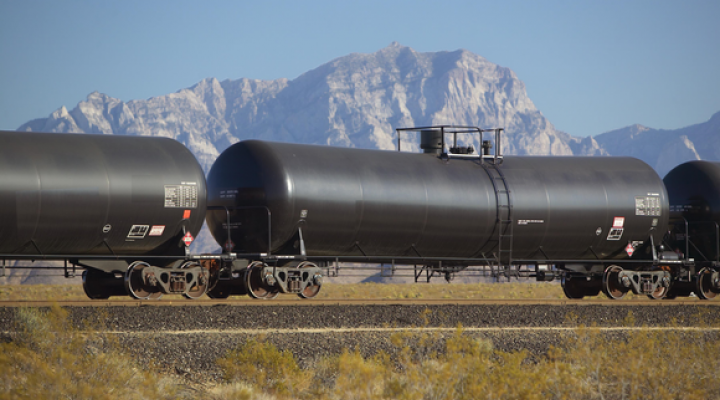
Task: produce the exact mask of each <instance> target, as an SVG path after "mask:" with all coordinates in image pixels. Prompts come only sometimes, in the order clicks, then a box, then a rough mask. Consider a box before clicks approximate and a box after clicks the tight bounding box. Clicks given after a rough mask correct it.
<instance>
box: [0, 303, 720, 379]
mask: <svg viewBox="0 0 720 400" xmlns="http://www.w3.org/2000/svg"><path fill="white" fill-rule="evenodd" d="M16 310H17V309H16V308H10V307H6V308H0V332H2V340H4V341H9V340H12V337H13V332H14V331H15V330H16V326H17V325H16V322H15V314H16ZM67 310H68V312H69V318H70V320H71V321H72V323H73V324H74V325H75V326H77V327H79V328H82V327H83V326H84V324H85V321H89V320H98V319H100V321H101V324H102V325H104V329H105V330H106V331H108V332H111V333H112V334H114V335H117V337H118V339H119V342H120V345H121V346H122V347H123V349H125V350H127V351H128V352H131V353H133V354H136V355H137V356H138V357H139V358H143V357H145V358H147V359H152V360H154V361H155V362H157V363H158V365H159V366H160V367H161V368H162V369H163V370H168V371H173V372H175V373H178V374H180V375H182V376H185V377H186V378H190V379H198V380H202V379H207V378H219V377H220V371H219V370H218V368H217V366H216V365H215V360H216V359H217V358H219V357H222V356H223V355H225V354H227V353H228V351H230V350H232V349H234V348H236V347H237V346H238V345H240V344H242V343H244V342H245V341H246V340H248V339H249V338H256V339H257V338H262V339H263V340H267V341H269V342H271V343H273V344H275V345H276V346H277V347H278V348H279V349H287V350H290V351H291V352H292V353H293V354H294V355H295V356H296V358H297V359H298V361H299V362H300V364H301V365H302V366H308V365H311V364H313V363H314V362H315V361H316V360H318V359H319V358H322V357H326V356H332V355H335V354H339V353H340V352H341V351H342V350H343V349H349V350H358V351H359V352H360V353H361V354H363V355H365V356H372V355H374V354H376V353H377V352H378V351H380V350H382V351H385V352H388V353H390V354H391V355H392V354H393V352H396V351H397V348H395V346H393V345H392V344H391V342H390V337H391V335H393V334H395V333H396V332H398V331H403V330H409V331H411V332H412V333H413V334H414V335H421V334H425V335H433V338H434V339H437V340H435V342H434V343H436V344H434V345H433V346H435V348H434V350H440V351H441V350H442V347H443V343H444V340H445V339H446V338H448V337H450V336H452V335H453V334H454V333H455V331H456V327H458V326H459V325H461V326H462V327H463V328H464V329H465V333H466V334H468V335H472V336H473V337H476V338H478V339H484V340H488V341H490V342H492V346H493V347H494V348H496V349H498V350H503V351H517V350H527V351H528V352H529V353H530V354H534V355H542V354H545V353H546V352H547V350H548V348H549V347H550V346H551V345H554V346H558V345H561V344H562V343H563V342H565V341H566V340H567V339H568V337H569V336H571V335H574V334H575V331H574V329H573V328H574V327H577V326H578V325H587V326H592V325H595V326H598V327H601V328H608V333H607V334H611V335H619V336H622V335H623V334H625V332H626V330H623V329H618V330H615V329H614V328H616V327H624V328H632V327H643V326H647V327H669V328H671V329H678V330H682V329H687V328H688V327H700V328H699V329H697V330H692V331H687V332H684V333H683V334H684V335H687V337H688V340H692V338H693V337H695V336H696V335H714V336H713V337H716V338H718V339H720V334H719V331H718V329H716V328H711V327H718V326H720V312H718V311H719V309H718V307H716V306H703V305H662V306H639V305H621V306H616V305H574V304H568V305H547V306H546V305H537V304H535V305H422V304H417V305H322V306H307V305H298V306H287V305H281V306H272V305H263V306H240V305H216V306H198V305H188V306H172V307H163V306H140V307H68V308H67ZM410 340H412V339H410Z"/></svg>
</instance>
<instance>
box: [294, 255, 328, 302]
mask: <svg viewBox="0 0 720 400" xmlns="http://www.w3.org/2000/svg"><path fill="white" fill-rule="evenodd" d="M315 266H316V265H315V264H312V263H309V262H308V263H301V264H300V265H298V268H306V267H315ZM321 287H322V283H316V279H315V277H313V278H312V283H311V284H309V285H307V287H306V288H305V289H303V291H302V292H300V293H298V296H300V297H301V298H303V299H312V298H313V297H315V296H317V295H318V293H320V288H321Z"/></svg>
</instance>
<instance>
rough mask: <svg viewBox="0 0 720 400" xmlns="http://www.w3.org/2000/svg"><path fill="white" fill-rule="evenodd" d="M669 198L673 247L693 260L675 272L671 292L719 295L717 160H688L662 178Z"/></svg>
mask: <svg viewBox="0 0 720 400" xmlns="http://www.w3.org/2000/svg"><path fill="white" fill-rule="evenodd" d="M663 181H664V183H665V186H666V187H667V191H668V198H669V201H670V220H671V224H672V227H673V231H672V232H671V236H670V238H669V242H670V244H671V245H672V247H673V250H674V251H675V252H676V253H678V254H680V255H684V256H685V257H686V258H687V259H688V260H692V261H693V262H694V264H695V265H694V267H695V268H687V269H684V270H683V271H682V273H679V274H678V276H679V277H680V279H678V281H677V282H676V284H675V285H674V288H675V290H673V291H672V292H671V296H673V295H688V294H689V293H690V292H694V293H696V294H697V295H698V296H699V297H701V298H708V299H709V298H715V297H716V296H717V295H718V294H720V268H718V265H719V264H720V228H719V226H720V163H718V162H712V161H690V162H686V163H684V164H680V165H678V166H677V167H675V168H674V169H673V170H671V171H670V172H669V173H668V174H667V175H666V176H665V178H664V179H663Z"/></svg>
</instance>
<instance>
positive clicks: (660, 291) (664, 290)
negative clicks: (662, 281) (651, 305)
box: [647, 286, 670, 300]
mask: <svg viewBox="0 0 720 400" xmlns="http://www.w3.org/2000/svg"><path fill="white" fill-rule="evenodd" d="M669 292H670V288H669V287H665V286H660V287H658V288H657V290H655V291H654V292H652V293H648V295H647V297H649V298H651V299H653V300H660V299H664V298H665V297H666V296H667V295H668V293H669Z"/></svg>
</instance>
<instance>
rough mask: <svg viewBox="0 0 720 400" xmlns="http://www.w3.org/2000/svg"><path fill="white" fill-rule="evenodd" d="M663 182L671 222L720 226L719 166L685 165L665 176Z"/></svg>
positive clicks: (693, 162)
mask: <svg viewBox="0 0 720 400" xmlns="http://www.w3.org/2000/svg"><path fill="white" fill-rule="evenodd" d="M663 181H664V182H665V186H666V187H667V192H668V198H669V201H670V213H671V219H672V220H678V219H682V218H685V219H687V220H688V221H713V222H717V223H720V163H718V162H712V161H690V162H686V163H684V164H680V165H678V166H677V167H675V168H673V169H672V170H671V171H670V172H668V174H667V175H665V178H664V179H663Z"/></svg>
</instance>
